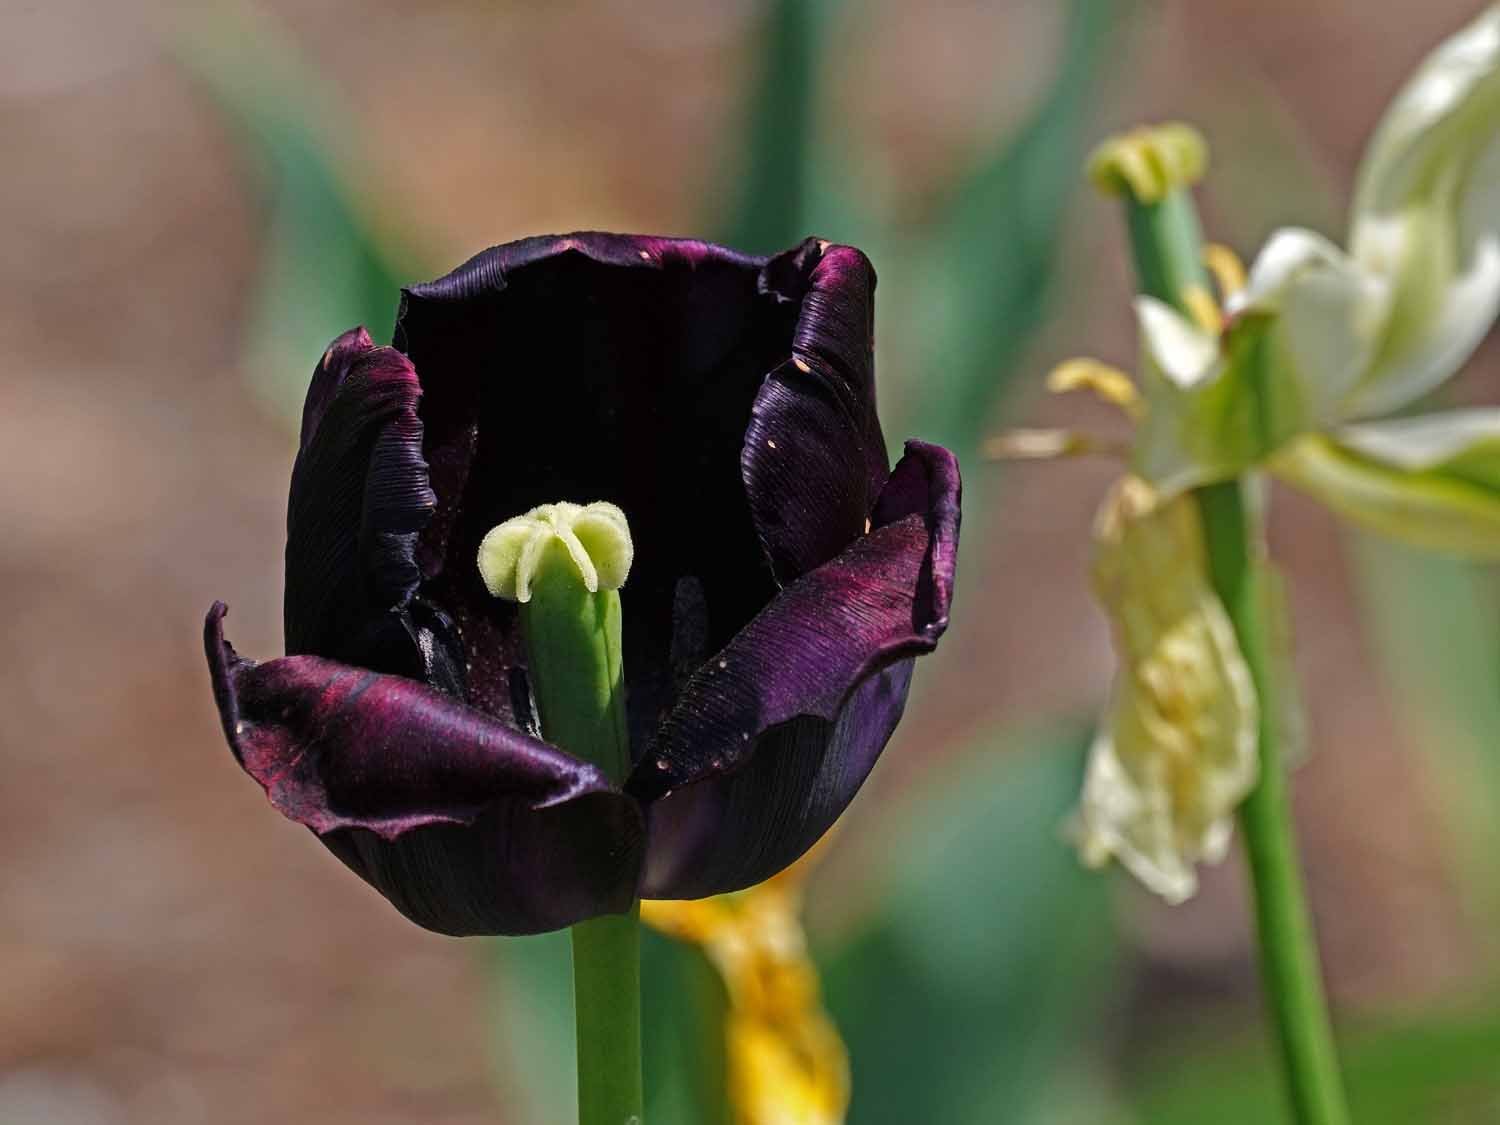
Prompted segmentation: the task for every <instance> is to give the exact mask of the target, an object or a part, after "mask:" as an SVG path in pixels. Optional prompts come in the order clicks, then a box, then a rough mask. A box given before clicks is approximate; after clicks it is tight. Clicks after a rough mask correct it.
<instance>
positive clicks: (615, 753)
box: [479, 501, 643, 1125]
mask: <svg viewBox="0 0 1500 1125" xmlns="http://www.w3.org/2000/svg"><path fill="white" fill-rule="evenodd" d="M633 557H634V548H633V546H632V544H631V539H630V528H629V525H628V524H627V523H626V521H625V514H624V513H623V512H622V511H620V509H619V508H617V507H616V506H615V505H613V504H608V503H604V502H602V501H601V502H598V503H594V504H589V505H586V506H580V505H578V504H567V503H561V504H543V505H542V506H540V507H538V508H533V509H532V510H531V511H529V512H527V513H526V514H525V515H522V516H516V517H515V518H514V519H509V520H506V521H505V522H504V523H502V524H500V525H499V526H498V527H496V528H495V529H494V530H492V531H491V532H490V533H489V534H488V535H486V536H485V537H484V539H483V540H482V541H481V542H480V544H479V573H480V576H481V577H482V578H483V579H484V584H485V587H486V588H487V589H488V590H489V592H490V593H491V594H493V595H494V596H495V597H498V598H504V599H506V600H507V601H514V602H518V603H520V607H521V623H522V632H523V634H524V636H525V640H526V655H527V669H528V672H529V675H530V678H531V685H532V691H533V693H534V694H535V696H536V708H537V714H538V718H539V720H540V722H541V727H542V733H543V735H544V736H545V737H546V738H547V740H548V741H549V742H552V743H554V744H556V745H558V746H561V747H562V748H563V749H565V750H567V751H569V752H570V753H573V754H576V755H577V756H578V757H580V758H583V759H585V760H587V761H590V762H592V763H594V764H595V765H596V766H598V767H599V768H600V769H602V770H604V772H605V773H606V774H608V775H609V777H610V778H611V779H612V780H614V781H616V782H619V781H623V780H624V778H625V775H626V773H627V772H629V769H630V735H629V730H628V727H627V725H626V721H625V686H624V685H625V681H624V663H623V659H622V650H621V647H620V620H621V617H620V587H621V586H623V585H624V584H625V579H626V577H627V576H628V575H629V573H630V564H631V561H632V560H633ZM573 1002H574V1008H575V1012H576V1020H577V1033H578V1121H579V1125H640V1121H641V1112H642V1109H641V1107H642V1103H643V1095H642V1085H641V937H640V903H636V904H635V905H634V906H633V907H631V909H630V910H629V912H627V913H625V914H606V915H602V916H600V917H598V918H591V919H589V920H588V921H585V922H579V923H578V924H577V925H575V926H574V927H573Z"/></svg>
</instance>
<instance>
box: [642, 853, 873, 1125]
mask: <svg viewBox="0 0 1500 1125" xmlns="http://www.w3.org/2000/svg"><path fill="white" fill-rule="evenodd" d="M825 839H826V837H825ZM820 850H821V844H820V845H819V846H818V847H815V848H814V849H813V850H812V851H811V852H809V853H808V854H807V855H806V856H803V858H802V859H800V860H798V861H797V863H795V864H793V865H792V866H791V867H789V868H787V869H786V870H785V871H783V872H781V874H779V875H777V876H775V877H774V878H772V879H769V880H767V881H766V882H764V883H761V884H760V885H759V886H755V887H751V888H750V889H749V890H746V891H740V892H738V893H737V894H731V895H720V896H718V897H716V898H709V899H700V900H696V901H691V902H656V901H648V902H643V903H642V904H641V918H642V920H644V921H645V922H646V923H647V924H649V925H651V926H653V927H654V928H656V929H658V930H660V931H661V932H663V933H665V934H667V935H668V936H669V937H672V938H675V939H677V940H679V941H684V942H688V943H691V944H694V945H697V946H699V947H700V948H702V950H703V952H704V954H705V955H706V956H707V957H708V959H709V961H710V962H711V963H712V964H713V966H714V967H715V969H717V970H718V972H719V975H720V976H721V977H722V978H723V981H724V988H725V993H726V995H727V996H728V1000H729V1009H728V1013H727V1015H726V1017H725V1026H724V1045H725V1051H726V1071H727V1078H726V1086H727V1094H728V1097H729V1102H730V1108H731V1110H732V1112H733V1114H734V1121H735V1123H736V1125H840V1123H841V1122H842V1121H843V1120H844V1115H845V1114H846V1112H847V1111H848V1107H849V1054H848V1051H847V1050H846V1048H845V1047H844V1043H843V1041H842V1040H841V1039H840V1038H839V1034H838V1029H837V1028H836V1027H834V1024H833V1021H832V1020H831V1019H830V1018H829V1016H828V1014H827V1012H826V1011H824V1009H823V1006H822V1000H821V997H820V995H819V986H818V974H817V969H816V967H815V966H814V965H813V962H812V959H811V957H810V956H809V955H808V952H807V940H806V937H805V935H804V933H803V930H802V922H801V909H802V883H803V881H804V880H805V879H806V876H807V872H808V870H809V869H810V867H811V864H812V863H813V862H815V854H816V853H817V852H819V851H820Z"/></svg>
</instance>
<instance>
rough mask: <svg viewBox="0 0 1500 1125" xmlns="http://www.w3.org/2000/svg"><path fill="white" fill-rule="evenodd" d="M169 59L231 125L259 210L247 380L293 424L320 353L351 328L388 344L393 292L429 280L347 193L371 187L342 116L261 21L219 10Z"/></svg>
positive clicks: (235, 8) (194, 23)
mask: <svg viewBox="0 0 1500 1125" xmlns="http://www.w3.org/2000/svg"><path fill="white" fill-rule="evenodd" d="M174 47H175V50H176V55H177V58H178V60H179V61H180V62H181V63H182V64H183V65H184V66H185V67H186V68H187V70H188V71H189V73H191V74H192V75H193V76H194V77H195V78H196V79H197V80H198V81H199V82H200V83H202V84H203V86H204V87H205V89H206V90H207V91H208V92H209V93H210V94H211V95H212V96H213V98H214V99H215V101H216V102H217V103H218V104H219V105H220V106H221V107H222V108H223V110H224V112H225V113H226V115H227V116H228V117H229V119H230V120H231V122H232V123H233V124H234V125H235V127H236V135H237V137H238V138H239V140H240V142H241V145H242V147H243V149H244V152H245V155H246V158H247V164H248V167H249V170H250V172H251V173H252V177H253V179H254V181H255V183H256V184H257V187H258V189H259V191H260V194H261V196H262V198H263V199H264V201H265V206H266V211H267V217H268V230H267V235H266V242H265V251H264V254H265V257H264V259H263V261H262V268H261V276H260V279H259V283H258V285H257V296H256V298H255V301H254V305H253V311H252V313H251V316H250V323H249V325H248V330H247V339H246V343H245V369H246V371H247V372H248V373H249V375H250V377H251V378H252V380H253V383H254V386H255V388H256V390H257V392H259V393H261V394H263V395H264V396H265V397H266V398H267V399H268V401H269V402H270V403H271V405H272V406H273V407H274V408H275V409H276V410H277V411H278V412H280V413H282V414H284V415H286V416H288V417H289V418H291V419H292V420H293V422H295V420H296V418H297V417H298V415H299V413H300V411H301V407H302V395H303V392H304V391H305V390H306V386H307V379H308V377H309V373H310V372H311V370H312V367H313V364H315V363H316V362H317V358H318V356H320V355H321V354H322V352H323V349H325V348H326V347H327V346H328V341H329V340H331V339H332V338H333V337H334V336H336V335H338V333H340V332H342V331H344V330H345V329H347V328H352V327H353V326H355V325H357V324H363V325H365V326H366V327H367V328H368V329H369V330H370V332H371V334H372V335H373V336H374V337H375V338H376V339H378V340H386V339H389V338H390V333H391V328H392V325H393V322H394V320H395V313H396V304H397V301H398V299H399V290H400V287H401V285H402V284H403V283H405V282H407V281H410V280H412V279H413V278H417V277H421V276H423V275H424V274H426V273H427V272H428V271H426V270H424V269H422V268H421V267H420V264H419V262H418V259H417V256H416V255H415V254H413V253H411V252H410V251H409V250H408V249H407V248H406V246H405V244H404V243H403V242H402V241H401V240H399V239H398V238H397V237H395V236H394V235H392V234H391V233H390V232H388V231H385V230H382V229H380V228H378V227H377V226H376V224H375V223H373V222H372V221H371V220H370V218H369V213H368V209H367V207H366V205H365V201H364V200H363V198H362V197H361V195H360V193H359V192H358V191H356V190H355V189H353V188H352V187H351V186H350V185H351V184H354V183H363V182H369V178H368V177H361V176H359V175H358V174H357V171H356V169H355V166H356V165H357V163H358V157H357V153H354V152H352V151H351V141H350V138H352V137H353V136H354V135H355V133H356V130H355V129H354V128H353V127H351V125H350V124H349V116H350V115H349V114H348V113H347V111H346V110H345V109H344V107H343V106H342V105H341V103H340V99H339V97H338V95H337V92H336V91H334V90H333V89H332V88H331V87H330V86H329V85H328V84H327V83H326V82H325V81H324V80H323V78H322V76H321V75H319V74H318V73H317V70H316V68H315V67H313V66H312V65H311V64H310V63H309V62H308V61H307V60H305V59H304V58H303V57H302V56H301V53H300V52H299V50H298V48H297V46H296V44H295V42H294V41H293V39H292V38H291V36H290V34H289V33H288V32H287V30H286V29H285V28H283V27H281V26H280V25H279V24H278V23H277V22H276V21H275V20H274V19H273V18H272V17H271V16H270V15H269V13H266V12H264V11H262V10H260V9H259V8H257V7H256V6H255V5H253V4H251V3H241V2H238V0H221V2H218V3H214V4H211V5H209V6H207V7H206V8H204V9H203V10H202V11H201V12H200V13H198V14H197V15H195V16H194V18H193V19H191V20H189V21H187V22H186V23H183V24H181V25H180V36H179V38H178V40H177V41H176V42H175V44H174Z"/></svg>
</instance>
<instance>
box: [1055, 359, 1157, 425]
mask: <svg viewBox="0 0 1500 1125" xmlns="http://www.w3.org/2000/svg"><path fill="white" fill-rule="evenodd" d="M1047 389H1048V390H1049V391H1051V392H1052V393H1053V394H1066V393H1068V392H1069V391H1091V392H1093V394H1094V395H1096V396H1097V397H1098V398H1099V399H1101V400H1102V401H1104V402H1107V403H1109V404H1110V405H1111V406H1118V407H1119V408H1120V409H1121V410H1123V411H1124V412H1125V413H1126V414H1128V415H1130V417H1131V418H1134V419H1138V418H1140V416H1141V414H1142V412H1143V411H1144V409H1145V406H1144V404H1143V403H1142V401H1141V393H1140V391H1138V390H1137V389H1136V385H1135V381H1134V380H1132V379H1131V378H1130V376H1129V375H1127V374H1126V373H1125V372H1123V371H1121V370H1120V369H1119V368H1118V367H1112V366H1110V365H1109V364H1107V363H1101V362H1100V361H1099V360H1097V359H1086V358H1080V359H1070V360H1066V361H1064V362H1063V363H1059V364H1058V365H1057V366H1056V367H1054V368H1053V369H1052V370H1051V371H1050V372H1048V373H1047Z"/></svg>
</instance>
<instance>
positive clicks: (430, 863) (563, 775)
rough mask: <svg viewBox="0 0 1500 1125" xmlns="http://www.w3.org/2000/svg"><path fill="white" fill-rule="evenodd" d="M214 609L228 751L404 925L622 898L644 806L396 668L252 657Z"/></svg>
mask: <svg viewBox="0 0 1500 1125" xmlns="http://www.w3.org/2000/svg"><path fill="white" fill-rule="evenodd" d="M223 616H224V607H223V606H222V605H216V606H215V607H214V609H213V610H212V611H211V612H210V613H209V615H208V620H207V623H206V625H205V628H204V644H205V648H206V650H207V654H208V661H209V669H210V673H211V674H212V677H213V684H214V696H215V699H216V701H217V703H218V706H219V714H220V717H221V719H222V720H223V724H224V733H225V736H226V737H227V738H228V739H229V744H230V747H231V749H232V750H233V751H234V754H235V757H236V758H237V759H238V760H239V762H240V764H241V766H243V768H244V769H245V772H246V773H248V774H250V775H251V776H252V777H253V778H255V780H256V781H258V782H259V783H260V784H261V786H262V787H263V788H264V789H265V791H266V794H267V796H268V797H270V799H271V803H272V804H273V805H274V806H275V807H276V808H277V809H278V810H279V811H280V812H282V813H283V814H284V815H285V816H287V817H288V818H289V819H291V820H294V821H296V822H297V823H299V824H302V825H305V826H306V827H308V828H310V829H312V831H313V832H315V833H316V834H317V835H318V837H319V838H320V839H321V840H322V841H323V843H325V844H326V845H328V848H329V850H330V851H332V852H333V853H334V854H335V855H337V856H338V857H339V859H341V860H343V862H344V863H345V864H347V865H348V866H349V867H350V868H351V869H352V870H353V871H354V872H355V873H356V874H358V875H359V876H360V877H361V878H362V879H364V880H365V881H366V882H368V883H369V884H370V885H371V886H373V887H374V888H375V889H376V890H378V891H379V892H380V893H381V894H382V895H384V896H385V897H386V898H387V899H389V900H390V901H391V903H392V904H393V905H394V906H395V907H396V908H397V909H398V910H400V911H401V913H403V914H405V915H406V916H407V917H408V918H410V919H411V920H412V921H413V922H416V923H417V924H418V925H420V926H424V927H426V928H427V929H430V930H436V931H437V932H439V933H445V934H454V935H464V934H524V933H537V932H541V931H545V930H553V929H558V928H560V927H563V926H567V925H571V924H572V923H573V922H575V921H578V920H580V919H582V918H588V917H592V916H594V915H596V914H600V913H606V912H617V911H622V910H625V909H627V908H628V907H629V905H630V903H631V901H632V900H633V898H634V897H635V895H636V888H637V881H638V878H639V872H640V866H641V856H642V850H643V826H642V822H641V813H640V810H639V808H638V806H637V805H636V803H635V802H634V801H633V800H631V799H630V798H629V797H626V796H625V795H624V794H622V793H620V792H619V791H618V790H615V789H612V788H611V787H610V785H609V783H608V781H607V780H606V779H605V778H604V776H603V775H602V774H601V773H600V772H599V771H598V770H596V769H595V768H594V767H592V766H590V765H588V764H586V763H584V762H580V761H578V760H577V759H575V758H572V757H570V756H569V755H567V754H564V753H563V752H562V751H560V750H557V749H556V748H554V747H551V746H548V745H547V744H546V743H542V742H538V741H536V740H535V739H532V738H528V737H527V736H526V735H524V734H521V733H519V732H518V731H515V730H512V729H510V728H508V727H506V726H504V725H503V724H501V723H499V722H497V721H496V720H495V719H493V718H492V717H490V716H488V715H485V714H483V713H481V712H479V711H476V710H474V709H473V708H470V707H466V706H464V705H463V704H462V703H459V702H458V701H457V700H455V699H453V698H452V697H451V696H448V695H446V694H444V693H442V692H439V691H436V690H433V689H431V688H429V687H426V686H425V685H423V684H419V683H417V682H415V681H413V680H410V679H407V678H405V677H401V676H389V675H380V674H378V673H375V672H371V671H368V670H366V669H362V668H354V667H350V666H349V665H346V664H340V663H338V662H336V661H331V660H326V659H323V658H321V657H316V656H292V657H286V658H283V659H280V660H272V661H268V662H266V663H264V664H255V663H254V662H252V661H248V660H245V659H243V658H241V657H240V656H238V655H237V654H236V653H235V651H234V649H233V648H232V647H231V646H230V645H229V644H228V642H226V641H225V640H224V634H223Z"/></svg>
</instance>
